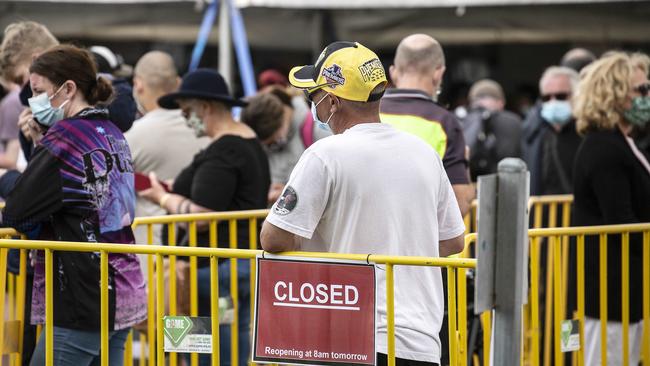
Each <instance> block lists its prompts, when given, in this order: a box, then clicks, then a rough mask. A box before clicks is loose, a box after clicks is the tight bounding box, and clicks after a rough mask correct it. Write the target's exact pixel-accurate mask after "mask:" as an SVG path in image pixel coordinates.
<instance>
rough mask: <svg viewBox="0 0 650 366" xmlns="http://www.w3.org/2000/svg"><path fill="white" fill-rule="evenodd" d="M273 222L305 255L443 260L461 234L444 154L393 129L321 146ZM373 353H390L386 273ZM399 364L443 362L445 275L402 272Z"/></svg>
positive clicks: (294, 176)
mask: <svg viewBox="0 0 650 366" xmlns="http://www.w3.org/2000/svg"><path fill="white" fill-rule="evenodd" d="M267 220H268V221H269V222H270V223H271V224H273V225H275V226H277V227H279V228H282V229H284V230H286V231H289V232H291V233H293V234H296V235H298V236H300V237H301V238H302V240H301V250H306V251H322V252H337V253H357V254H370V253H373V254H386V255H409V256H429V257H438V256H439V251H438V243H439V240H447V239H452V238H455V237H457V236H459V235H461V234H462V233H463V232H464V230H465V226H464V224H463V220H462V217H461V214H460V210H459V208H458V204H457V202H456V198H455V196H454V192H453V190H452V188H451V184H450V183H449V179H448V178H447V175H446V173H445V170H444V168H443V166H442V161H441V160H440V157H439V156H438V154H437V153H436V152H435V151H434V150H433V149H432V148H431V147H430V146H428V145H427V144H426V143H424V142H423V141H421V140H420V139H419V138H418V137H416V136H413V135H410V134H407V133H404V132H401V131H398V130H396V129H394V128H393V127H392V126H391V125H388V124H381V123H366V124H359V125H356V126H354V127H352V128H350V129H348V130H346V131H345V132H344V133H343V134H340V135H335V136H332V137H329V138H327V139H323V140H320V141H318V142H316V143H315V144H314V145H312V146H311V147H310V148H309V149H307V150H306V151H305V153H304V154H303V155H302V157H301V158H300V161H298V164H297V165H296V167H295V169H294V170H293V172H292V173H291V177H290V178H289V182H288V184H287V187H286V188H285V191H284V192H283V194H282V196H281V197H280V199H278V201H277V202H276V203H275V204H274V205H273V208H272V210H271V213H270V214H269V216H268V217H267ZM377 268H378V269H377V281H378V282H377V291H378V293H377V309H378V312H379V314H378V336H377V350H378V352H382V353H386V352H387V350H386V336H387V335H386V334H387V329H386V287H385V284H386V278H385V267H384V266H383V265H378V266H377ZM394 274H395V337H396V343H395V349H396V356H397V357H399V358H405V359H411V360H418V361H426V362H438V363H439V362H440V339H439V337H438V332H439V331H440V326H441V323H442V317H443V311H444V310H443V309H444V297H443V291H442V279H441V275H440V268H437V267H414V266H396V267H395V270H394Z"/></svg>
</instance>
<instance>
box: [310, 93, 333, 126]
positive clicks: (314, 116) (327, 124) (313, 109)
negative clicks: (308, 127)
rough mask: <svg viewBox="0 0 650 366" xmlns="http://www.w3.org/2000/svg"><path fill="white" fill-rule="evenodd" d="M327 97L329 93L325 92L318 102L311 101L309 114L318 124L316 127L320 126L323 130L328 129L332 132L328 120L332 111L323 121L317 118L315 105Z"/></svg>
mask: <svg viewBox="0 0 650 366" xmlns="http://www.w3.org/2000/svg"><path fill="white" fill-rule="evenodd" d="M327 97H329V94H325V96H324V97H323V98H321V100H319V101H318V103H314V102H311V115H312V117H313V118H314V121H315V122H316V124H317V125H318V127H320V128H322V129H323V130H325V131H330V132H332V129H331V128H330V125H329V123H330V120H331V119H332V116H333V115H334V113H332V114H330V116H329V117H328V118H327V121H325V122H323V121H321V120H320V119H319V118H318V112H317V110H316V107H318V105H319V104H321V102H322V101H324V100H325V98H327Z"/></svg>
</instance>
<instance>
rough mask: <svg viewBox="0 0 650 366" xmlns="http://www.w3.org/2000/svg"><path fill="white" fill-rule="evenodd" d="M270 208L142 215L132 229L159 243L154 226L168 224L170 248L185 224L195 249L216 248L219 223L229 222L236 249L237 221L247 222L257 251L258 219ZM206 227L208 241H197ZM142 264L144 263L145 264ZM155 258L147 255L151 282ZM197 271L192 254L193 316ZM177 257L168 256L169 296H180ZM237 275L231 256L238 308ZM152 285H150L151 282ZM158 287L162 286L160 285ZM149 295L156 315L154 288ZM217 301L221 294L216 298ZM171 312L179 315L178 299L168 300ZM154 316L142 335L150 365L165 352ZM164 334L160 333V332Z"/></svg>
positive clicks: (234, 348) (194, 358)
mask: <svg viewBox="0 0 650 366" xmlns="http://www.w3.org/2000/svg"><path fill="white" fill-rule="evenodd" d="M268 212H269V210H249V211H231V212H211V213H201V214H188V215H168V216H155V217H140V218H136V219H135V221H134V223H133V228H138V227H146V229H147V244H149V245H151V244H160V243H154V242H153V241H154V239H153V238H154V235H153V234H154V229H157V228H159V229H162V228H163V227H165V226H166V229H167V234H168V235H167V237H168V245H169V246H171V247H174V246H176V245H177V242H176V233H177V228H178V226H183V228H184V229H186V230H187V233H188V245H189V247H192V248H195V247H198V246H199V244H202V245H203V246H209V247H210V248H216V247H217V243H218V239H219V232H218V224H219V223H220V222H227V223H228V229H229V230H228V231H229V238H228V242H229V248H230V249H237V248H238V240H237V229H238V227H237V223H238V222H239V221H248V238H249V243H248V248H249V249H253V250H256V249H258V243H257V237H258V222H261V221H262V220H263V219H264V218H266V216H267V215H268ZM200 226H201V228H202V229H203V231H206V229H207V231H208V233H209V243H198V233H199V227H200ZM143 266H145V265H144V264H143ZM154 267H155V266H154V259H153V256H148V258H147V264H146V268H147V279H148V283H149V284H153V283H154V275H155V273H154ZM197 271H198V266H197V258H196V257H190V259H189V288H190V291H189V297H190V298H189V303H190V314H183V315H190V316H197V315H198V314H199V307H198V280H197ZM255 271H256V268H255V261H251V263H250V273H251V274H253V273H255ZM176 273H177V272H176V256H170V257H169V295H170V298H171V299H175V298H177V278H176ZM237 279H238V275H237V260H236V259H235V258H231V259H230V296H231V298H232V302H233V307H234V308H235V309H237V308H238V306H239V298H238V288H237V287H238V281H237ZM150 286H151V285H150ZM158 288H162V287H160V286H158ZM250 289H251V293H254V289H255V278H254V276H252V275H251V279H250ZM148 296H149V302H148V304H149V310H148V313H149V314H154V312H155V305H154V304H155V302H154V299H153V296H154V294H153V291H149V292H148ZM217 301H218V297H217ZM250 301H251V307H250V309H251V319H253V316H252V311H253V309H254V306H253V305H254V304H253V302H254V298H253V297H252V296H251V299H250ZM169 312H170V314H169V315H179V314H177V309H176V302H175V301H169ZM234 315H235V318H234V319H233V322H232V325H231V331H230V335H231V340H230V344H231V364H232V365H238V364H239V360H238V358H239V354H238V344H239V341H238V339H239V328H238V326H237V325H238V314H237V312H235V314H234ZM152 319H153V317H151V316H150V317H149V320H148V323H147V336H146V337H141V339H142V341H144V340H145V339H146V342H147V343H148V346H149V347H148V353H149V357H148V359H149V366H153V365H155V357H156V356H155V355H156V354H157V356H158V357H160V354H161V353H162V351H161V350H160V347H158V348H159V349H158V351H157V352H156V343H157V342H158V343H159V342H162V338H161V339H156V338H155V329H156V325H155V323H154V322H153V320H152ZM159 337H161V335H159ZM198 361H199V359H198V355H197V354H192V355H191V360H190V363H191V365H192V366H196V365H198ZM170 365H171V366H176V365H177V358H176V354H172V355H171V356H170Z"/></svg>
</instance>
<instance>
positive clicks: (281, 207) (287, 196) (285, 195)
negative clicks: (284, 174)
mask: <svg viewBox="0 0 650 366" xmlns="http://www.w3.org/2000/svg"><path fill="white" fill-rule="evenodd" d="M297 204H298V193H296V190H295V189H293V187H291V186H287V188H285V189H284V192H282V196H280V198H278V201H277V202H276V203H275V205H274V206H273V212H275V213H276V214H278V215H280V216H284V215H287V214H289V213H290V212H291V211H293V209H294V208H296V205H297Z"/></svg>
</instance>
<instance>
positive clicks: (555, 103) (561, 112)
mask: <svg viewBox="0 0 650 366" xmlns="http://www.w3.org/2000/svg"><path fill="white" fill-rule="evenodd" d="M542 118H544V120H545V121H546V122H548V123H550V124H552V125H556V126H560V127H562V126H564V125H566V124H567V123H569V121H570V120H571V103H569V102H568V101H566V100H551V101H548V102H545V103H544V104H542Z"/></svg>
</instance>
